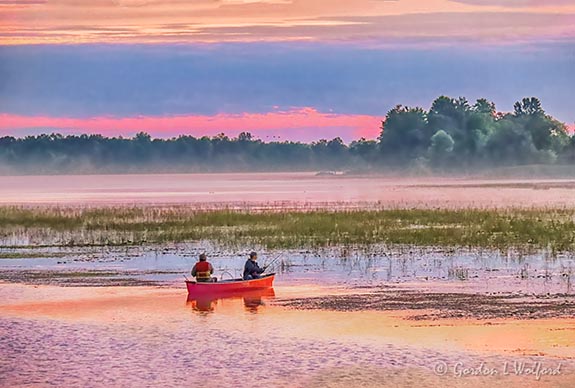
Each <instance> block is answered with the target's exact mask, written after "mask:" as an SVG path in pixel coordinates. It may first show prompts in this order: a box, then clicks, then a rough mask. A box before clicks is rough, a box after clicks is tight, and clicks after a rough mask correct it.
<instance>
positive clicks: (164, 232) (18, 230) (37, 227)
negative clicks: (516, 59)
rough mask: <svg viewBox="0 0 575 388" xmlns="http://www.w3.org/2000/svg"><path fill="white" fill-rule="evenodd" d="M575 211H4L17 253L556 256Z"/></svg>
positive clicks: (574, 238)
mask: <svg viewBox="0 0 575 388" xmlns="http://www.w3.org/2000/svg"><path fill="white" fill-rule="evenodd" d="M574 220H575V210H569V209H528V210H523V209H521V210H520V209H508V210H500V209H489V210H486V209H454V210H447V209H405V210H399V209H397V210H337V211H329V210H321V209H312V210H309V209H308V210H305V211H298V210H293V209H290V210H285V211H282V210H263V211H253V209H229V208H221V209H211V210H198V209H195V208H190V207H183V206H180V207H178V206H176V207H144V206H143V207H117V208H115V207H105V208H88V207H86V208H65V207H43V208H25V207H0V239H1V240H2V243H1V245H3V246H4V247H15V246H27V247H37V246H121V245H143V244H154V243H158V244H161V243H170V242H182V241H197V240H212V241H215V242H218V243H220V244H224V245H225V244H229V245H237V244H247V245H252V246H253V245H258V246H264V247H267V248H273V249H278V248H302V247H329V246H336V245H355V246H362V245H371V244H389V245H393V244H396V245H409V246H440V247H454V248H465V247H469V248H477V247H480V248H496V249H510V248H514V249H519V250H521V251H534V250H539V249H547V250H549V251H551V252H552V253H554V252H562V251H568V250H572V249H574V248H575V224H574Z"/></svg>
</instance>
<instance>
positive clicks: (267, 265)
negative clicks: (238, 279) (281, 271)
mask: <svg viewBox="0 0 575 388" xmlns="http://www.w3.org/2000/svg"><path fill="white" fill-rule="evenodd" d="M282 256H283V252H282V253H280V254H279V255H278V256H277V257H276V258H275V259H273V260H272V261H270V263H269V264H264V271H265V270H266V269H268V268H269V267H271V265H272V264H273V263H275V262H276V261H278V259H279V258H280V257H282Z"/></svg>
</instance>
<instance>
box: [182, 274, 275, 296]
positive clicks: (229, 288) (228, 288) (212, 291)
mask: <svg viewBox="0 0 575 388" xmlns="http://www.w3.org/2000/svg"><path fill="white" fill-rule="evenodd" d="M274 278H275V274H273V273H272V274H269V275H264V276H262V277H261V278H259V279H252V280H242V279H233V280H224V281H219V282H206V283H203V282H200V283H198V282H193V281H186V287H187V288H188V295H222V294H233V293H238V292H242V291H252V290H263V289H266V288H270V287H272V286H273V282H274Z"/></svg>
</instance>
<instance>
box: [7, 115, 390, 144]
mask: <svg viewBox="0 0 575 388" xmlns="http://www.w3.org/2000/svg"><path fill="white" fill-rule="evenodd" d="M380 122H381V119H380V118H379V117H375V116H368V115H346V114H335V113H324V112H319V111H317V110H316V109H314V108H299V109H292V110H285V111H283V110H276V111H272V112H267V113H241V114H226V113H220V114H217V115H213V116H201V115H184V116H135V117H107V116H103V117H90V118H71V117H47V116H18V115H11V114H0V132H2V133H3V134H5V135H8V134H12V135H24V134H30V133H39V132H41V133H45V132H60V133H67V134H72V133H74V134H81V133H100V134H103V135H107V136H119V135H122V136H133V135H134V134H135V133H137V132H140V131H145V132H148V133H150V134H151V135H152V136H154V137H172V136H178V135H193V136H204V135H207V136H213V135H216V134H218V133H221V132H224V133H225V134H226V135H228V136H236V135H237V134H238V133H240V132H242V131H248V132H251V133H252V134H253V135H255V136H256V137H258V138H260V139H262V140H274V139H280V140H294V141H296V140H298V141H312V140H317V139H321V138H333V137H337V136H339V137H341V138H342V139H344V140H345V141H351V140H353V139H357V138H360V137H365V138H375V137H377V135H378V134H379V126H380Z"/></svg>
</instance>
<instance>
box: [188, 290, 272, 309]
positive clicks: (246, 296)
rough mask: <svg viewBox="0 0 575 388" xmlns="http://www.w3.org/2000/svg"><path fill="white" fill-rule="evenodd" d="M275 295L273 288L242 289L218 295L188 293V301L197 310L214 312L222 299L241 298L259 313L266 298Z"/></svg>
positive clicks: (245, 304)
mask: <svg viewBox="0 0 575 388" xmlns="http://www.w3.org/2000/svg"><path fill="white" fill-rule="evenodd" d="M273 297H275V292H274V289H273V288H271V287H270V288H259V289H246V290H242V291H232V292H226V293H220V294H218V295H213V294H212V295H209V294H204V295H191V294H188V299H187V301H186V303H187V304H188V305H189V306H191V307H192V308H193V309H194V310H196V311H201V312H213V311H214V310H215V308H216V305H217V304H218V301H222V300H237V299H241V300H243V302H244V307H245V309H246V310H247V311H249V312H252V313H257V312H258V308H259V307H260V306H262V305H263V304H264V299H268V298H273Z"/></svg>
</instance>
